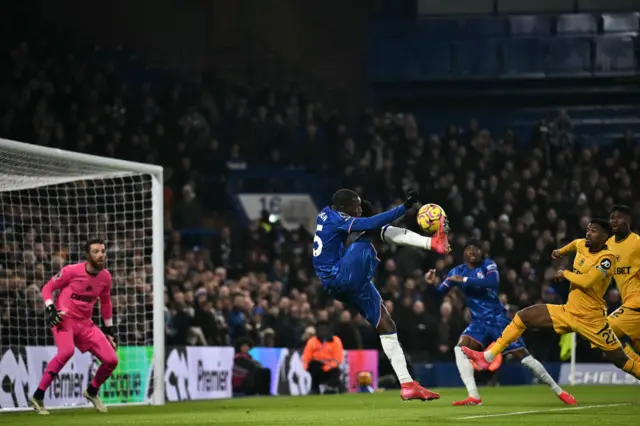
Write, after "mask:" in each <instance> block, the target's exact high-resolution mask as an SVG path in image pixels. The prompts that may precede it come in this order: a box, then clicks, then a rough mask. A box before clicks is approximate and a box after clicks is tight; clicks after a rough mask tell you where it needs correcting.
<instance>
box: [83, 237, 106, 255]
mask: <svg viewBox="0 0 640 426" xmlns="http://www.w3.org/2000/svg"><path fill="white" fill-rule="evenodd" d="M94 244H102V245H104V241H103V240H102V238H92V239H90V240H88V241H87V242H86V243H85V245H84V252H85V253H87V254H89V253H90V252H91V246H92V245H94Z"/></svg>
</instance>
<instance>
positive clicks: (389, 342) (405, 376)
mask: <svg viewBox="0 0 640 426" xmlns="http://www.w3.org/2000/svg"><path fill="white" fill-rule="evenodd" d="M380 343H381V344H382V349H383V350H384V353H385V355H386V356H387V358H389V362H390V363H391V366H392V367H393V371H395V373H396V376H397V377H398V381H399V382H400V383H401V384H402V383H410V382H413V379H412V378H411V375H410V374H409V370H408V369H407V360H406V359H405V357H404V352H403V351H402V347H401V346H400V342H398V333H393V334H381V335H380Z"/></svg>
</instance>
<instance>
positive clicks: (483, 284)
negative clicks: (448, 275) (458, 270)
mask: <svg viewBox="0 0 640 426" xmlns="http://www.w3.org/2000/svg"><path fill="white" fill-rule="evenodd" d="M483 269H484V278H469V277H464V278H462V287H480V288H494V289H496V290H497V289H498V286H499V285H500V274H499V273H498V265H496V264H495V263H494V262H489V263H488V264H487V265H485V267H484V268H483Z"/></svg>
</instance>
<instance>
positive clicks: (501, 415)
mask: <svg viewBox="0 0 640 426" xmlns="http://www.w3.org/2000/svg"><path fill="white" fill-rule="evenodd" d="M628 405H633V404H631V403H630V402H627V403H624V404H601V405H585V406H583V407H568V408H553V409H551V410H531V411H515V412H513V413H500V414H485V415H483V416H466V417H458V419H457V420H471V419H486V418H489V417H506V416H520V415H523V414H536V413H553V412H557V411H574V410H589V409H591V408H606V407H624V406H628Z"/></svg>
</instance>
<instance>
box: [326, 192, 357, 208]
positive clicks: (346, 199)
mask: <svg viewBox="0 0 640 426" xmlns="http://www.w3.org/2000/svg"><path fill="white" fill-rule="evenodd" d="M356 198H358V194H357V193H356V192H355V191H352V190H350V189H339V190H337V191H336V193H335V194H333V198H332V199H331V204H333V205H334V206H336V207H339V208H342V209H344V208H346V207H347V206H349V205H350V204H351V202H352V201H353V200H355V199H356Z"/></svg>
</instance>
